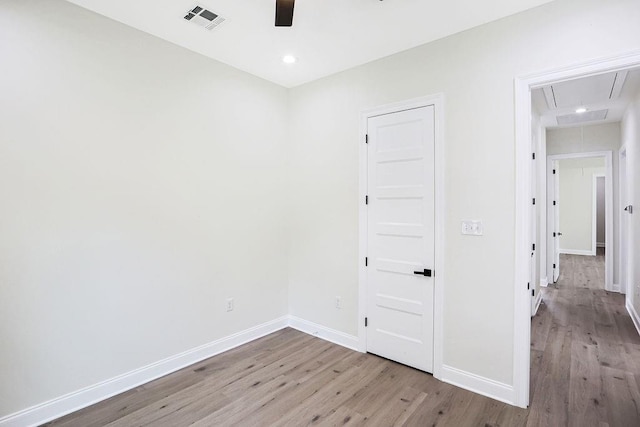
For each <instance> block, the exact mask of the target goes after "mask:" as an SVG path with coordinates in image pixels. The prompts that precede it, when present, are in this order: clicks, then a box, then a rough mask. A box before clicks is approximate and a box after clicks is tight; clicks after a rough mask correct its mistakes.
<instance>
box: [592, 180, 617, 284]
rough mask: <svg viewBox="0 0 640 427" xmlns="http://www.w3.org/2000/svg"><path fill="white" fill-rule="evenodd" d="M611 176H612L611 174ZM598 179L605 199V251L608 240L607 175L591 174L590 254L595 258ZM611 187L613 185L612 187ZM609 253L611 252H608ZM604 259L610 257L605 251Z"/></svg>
mask: <svg viewBox="0 0 640 427" xmlns="http://www.w3.org/2000/svg"><path fill="white" fill-rule="evenodd" d="M611 175H613V174H611ZM598 178H604V185H605V188H604V197H605V208H604V209H605V211H604V220H605V226H604V227H605V231H604V233H605V236H604V238H605V241H604V242H603V244H604V247H605V249H606V248H607V239H608V238H609V235H608V233H607V225H606V221H607V220H608V219H609V216H608V215H607V208H606V203H607V202H606V199H607V197H608V193H609V190H608V189H607V187H608V183H609V180H608V179H607V175H606V174H602V173H594V174H593V184H592V185H593V196H592V197H593V199H592V200H591V201H592V205H593V206H592V209H593V210H592V214H591V252H592V254H593V255H594V256H595V255H597V254H598ZM612 187H613V185H612ZM611 199H612V200H611V209H612V210H613V197H612V198H611ZM609 252H611V251H609ZM604 256H605V259H606V258H607V257H610V256H611V255H610V254H609V255H607V252H606V251H605V253H604ZM604 268H605V271H606V269H607V265H606V264H605V267H604ZM605 277H606V273H605Z"/></svg>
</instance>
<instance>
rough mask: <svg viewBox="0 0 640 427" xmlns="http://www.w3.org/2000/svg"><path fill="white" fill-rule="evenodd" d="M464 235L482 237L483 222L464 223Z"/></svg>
mask: <svg viewBox="0 0 640 427" xmlns="http://www.w3.org/2000/svg"><path fill="white" fill-rule="evenodd" d="M462 234H468V235H470V236H482V221H462Z"/></svg>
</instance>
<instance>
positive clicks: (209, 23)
mask: <svg viewBox="0 0 640 427" xmlns="http://www.w3.org/2000/svg"><path fill="white" fill-rule="evenodd" d="M184 19H186V20H187V21H189V22H193V23H194V24H198V25H199V26H201V27H204V28H206V29H207V30H213V29H214V28H215V27H217V26H218V25H220V24H222V22H223V21H224V18H223V17H222V16H219V15H217V14H215V13H213V12H211V11H210V10H207V9H205V8H204V7H202V6H195V7H194V8H193V9H191V10H190V11H189V12H187V14H186V15H185V16H184Z"/></svg>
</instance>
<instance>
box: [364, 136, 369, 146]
mask: <svg viewBox="0 0 640 427" xmlns="http://www.w3.org/2000/svg"><path fill="white" fill-rule="evenodd" d="M364 143H365V144H368V143H369V134H366V135H365V136H364Z"/></svg>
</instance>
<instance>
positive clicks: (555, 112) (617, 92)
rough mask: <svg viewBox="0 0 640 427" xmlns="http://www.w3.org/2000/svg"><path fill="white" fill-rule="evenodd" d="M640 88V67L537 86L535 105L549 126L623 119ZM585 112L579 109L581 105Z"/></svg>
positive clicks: (544, 123) (542, 119)
mask: <svg viewBox="0 0 640 427" xmlns="http://www.w3.org/2000/svg"><path fill="white" fill-rule="evenodd" d="M639 91H640V69H632V70H625V71H617V72H611V73H604V74H599V75H596V76H590V77H584V78H580V79H574V80H569V81H565V82H561V83H555V84H553V85H549V86H545V87H542V88H540V89H535V90H533V91H532V93H531V100H532V103H533V108H534V109H535V110H536V111H538V113H539V114H540V116H541V122H542V125H543V126H544V127H547V128H559V127H572V126H581V125H584V124H597V123H608V122H619V121H621V120H622V116H623V114H624V112H625V110H626V109H627V107H628V105H629V102H631V101H632V100H633V98H634V97H635V95H636V94H638V92H639ZM580 107H582V108H584V109H586V111H584V112H580V113H578V112H576V110H577V109H578V108H580Z"/></svg>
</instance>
